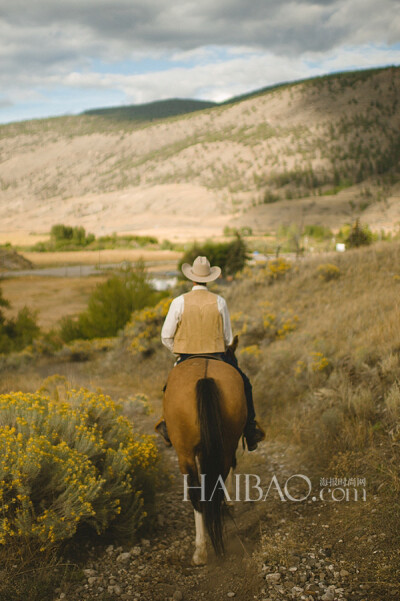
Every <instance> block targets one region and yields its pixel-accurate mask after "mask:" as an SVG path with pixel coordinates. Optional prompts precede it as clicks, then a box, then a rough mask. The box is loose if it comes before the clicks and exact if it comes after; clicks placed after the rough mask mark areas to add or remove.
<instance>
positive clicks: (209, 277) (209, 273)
mask: <svg viewBox="0 0 400 601" xmlns="http://www.w3.org/2000/svg"><path fill="white" fill-rule="evenodd" d="M182 273H183V275H184V276H186V277H187V278H188V280H192V282H199V283H200V282H213V281H214V280H216V279H217V278H218V277H219V276H220V275H221V268H220V267H210V261H209V260H208V259H207V257H197V259H195V260H194V261H193V265H189V263H184V264H183V265H182Z"/></svg>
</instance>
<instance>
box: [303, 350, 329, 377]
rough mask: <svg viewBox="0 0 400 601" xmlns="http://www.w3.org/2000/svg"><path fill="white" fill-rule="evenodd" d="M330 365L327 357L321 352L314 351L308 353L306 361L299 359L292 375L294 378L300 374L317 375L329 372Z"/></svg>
mask: <svg viewBox="0 0 400 601" xmlns="http://www.w3.org/2000/svg"><path fill="white" fill-rule="evenodd" d="M330 367H331V363H330V361H329V359H328V358H327V357H325V355H324V354H323V353H321V352H318V351H314V352H312V353H310V355H309V356H308V357H307V359H306V360H305V361H304V360H302V359H300V360H299V361H297V362H296V366H295V368H294V373H295V375H296V376H301V375H302V374H312V373H314V374H318V373H322V372H327V371H329V368H330Z"/></svg>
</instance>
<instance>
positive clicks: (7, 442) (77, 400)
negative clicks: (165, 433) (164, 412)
mask: <svg viewBox="0 0 400 601" xmlns="http://www.w3.org/2000/svg"><path fill="white" fill-rule="evenodd" d="M0 426H1V427H0V449H1V451H0V457H1V459H0V545H5V544H8V543H9V542H10V540H16V539H19V540H20V541H21V544H23V545H28V546H29V544H30V541H32V542H33V543H34V542H35V541H37V542H38V543H40V546H41V549H42V550H43V551H44V550H45V549H46V548H48V547H51V546H53V545H54V544H57V543H60V542H61V541H64V540H66V539H69V538H71V537H73V536H74V535H75V534H76V533H77V531H79V530H80V529H82V528H83V527H86V528H88V529H89V530H90V531H92V532H93V534H95V533H96V534H101V533H103V532H105V531H106V530H110V528H111V529H112V530H113V531H114V532H115V533H117V534H124V535H128V536H132V535H133V534H134V533H135V532H136V531H137V530H138V528H139V527H140V526H141V525H142V523H143V521H144V520H145V519H146V517H147V515H148V514H149V513H151V510H152V504H153V501H154V495H155V488H156V483H157V473H158V452H157V449H156V447H155V444H154V441H153V437H150V436H138V435H135V434H134V432H133V431H132V425H131V424H130V422H129V421H128V420H127V419H126V418H124V417H123V416H122V414H121V410H120V407H119V406H118V405H116V404H115V403H114V402H113V401H112V400H111V399H110V398H109V397H107V396H104V395H102V394H94V393H91V392H89V391H87V390H79V391H75V390H71V391H69V392H68V393H67V395H66V398H65V400H64V401H60V400H51V399H50V398H49V396H48V394H47V393H46V391H45V390H43V391H42V392H41V391H38V392H37V393H35V394H26V393H22V392H16V393H10V394H4V395H1V396H0Z"/></svg>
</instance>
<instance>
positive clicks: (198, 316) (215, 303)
mask: <svg viewBox="0 0 400 601" xmlns="http://www.w3.org/2000/svg"><path fill="white" fill-rule="evenodd" d="M182 272H183V274H184V275H185V276H186V277H187V278H188V279H189V280H191V281H192V282H193V288H192V290H191V291H190V292H188V293H186V294H181V295H180V296H178V297H177V298H175V299H174V300H173V301H172V303H171V306H170V308H169V311H168V315H167V317H166V318H165V322H164V325H163V328H162V331H161V340H162V343H163V344H164V345H165V346H166V347H167V348H168V349H169V350H170V351H171V352H173V353H174V354H177V355H179V356H178V359H177V363H180V362H181V361H184V360H185V359H188V358H189V357H191V356H193V355H204V354H206V355H212V356H215V358H217V359H222V360H223V361H225V362H226V363H229V364H230V365H232V366H233V367H234V368H235V369H236V370H237V371H238V372H239V373H240V375H241V376H242V378H243V383H244V391H245V395H246V401H247V422H246V426H245V429H244V436H245V438H246V442H247V448H248V450H249V451H254V450H255V449H256V448H257V444H258V443H259V442H260V441H261V440H263V439H264V437H265V434H264V432H263V430H262V429H261V428H260V427H259V426H258V424H257V422H256V420H255V411H254V404H253V394H252V387H251V383H250V380H249V378H248V377H247V376H246V374H244V373H243V372H242V371H241V369H240V368H239V366H238V364H237V361H236V358H235V357H234V355H233V353H232V354H231V353H227V352H226V349H227V347H228V346H229V345H230V344H231V343H232V341H233V336H232V327H231V321H230V317H229V312H228V307H227V304H226V301H225V299H223V298H222V296H219V295H217V294H213V293H212V292H209V290H207V282H212V281H214V280H216V279H217V278H218V277H219V276H220V274H221V268H220V267H210V263H209V261H208V259H207V258H206V257H197V259H195V261H194V262H193V266H191V265H189V264H188V263H184V264H183V265H182ZM156 430H157V432H159V434H161V435H162V436H163V437H164V439H165V441H166V442H167V443H168V444H170V440H169V437H168V432H167V427H166V423H165V421H164V420H160V421H159V422H158V424H157V425H156Z"/></svg>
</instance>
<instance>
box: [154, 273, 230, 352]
mask: <svg viewBox="0 0 400 601" xmlns="http://www.w3.org/2000/svg"><path fill="white" fill-rule="evenodd" d="M204 288H206V286H201V285H197V284H196V285H195V286H193V288H192V290H204ZM183 297H184V294H181V295H180V296H177V297H176V298H174V300H173V301H172V303H171V305H170V307H169V311H168V314H167V317H166V318H165V321H164V325H163V327H162V330H161V341H162V343H163V344H164V346H166V347H167V349H169V350H170V351H171V353H173V352H174V336H175V332H176V329H177V327H178V324H179V322H180V321H181V319H182V314H183V309H184V303H185V301H184V298H183ZM217 306H218V311H219V312H220V313H221V315H222V327H223V334H224V340H225V345H226V346H228V345H229V344H231V343H232V340H233V335H232V326H231V318H230V316H229V311H228V305H227V304H226V300H225V299H224V298H222V296H219V294H217Z"/></svg>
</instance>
